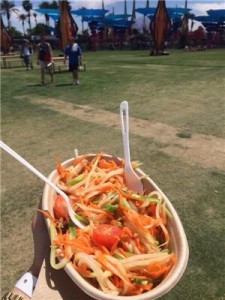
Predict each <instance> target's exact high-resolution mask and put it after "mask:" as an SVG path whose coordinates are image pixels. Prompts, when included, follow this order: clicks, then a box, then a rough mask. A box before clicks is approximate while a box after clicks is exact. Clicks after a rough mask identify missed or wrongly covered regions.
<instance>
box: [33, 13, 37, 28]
mask: <svg viewBox="0 0 225 300" xmlns="http://www.w3.org/2000/svg"><path fill="white" fill-rule="evenodd" d="M33 17H34V19H35V24H36V26H37V14H36V13H33Z"/></svg>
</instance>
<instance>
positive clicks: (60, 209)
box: [53, 195, 69, 220]
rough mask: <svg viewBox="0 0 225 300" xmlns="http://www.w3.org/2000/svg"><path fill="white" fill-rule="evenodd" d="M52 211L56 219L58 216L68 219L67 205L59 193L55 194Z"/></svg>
mask: <svg viewBox="0 0 225 300" xmlns="http://www.w3.org/2000/svg"><path fill="white" fill-rule="evenodd" d="M53 212H54V216H55V218H56V219H60V218H63V219H67V220H68V219H69V213H68V210H67V205H66V203H65V201H64V199H63V198H62V197H61V196H60V195H57V196H56V198H55V203H54V206H53Z"/></svg>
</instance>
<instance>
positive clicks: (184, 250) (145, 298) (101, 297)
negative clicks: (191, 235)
mask: <svg viewBox="0 0 225 300" xmlns="http://www.w3.org/2000/svg"><path fill="white" fill-rule="evenodd" d="M93 156H94V154H90V155H89V157H90V158H93ZM105 158H106V159H107V158H111V159H112V156H109V155H105ZM113 159H114V160H119V158H116V157H113ZM72 161H73V158H71V159H69V160H67V161H65V162H64V163H63V164H62V165H63V166H64V167H66V168H67V167H69V166H70V165H72ZM136 171H137V173H139V174H141V175H144V174H145V173H144V172H143V171H142V170H141V169H137V170H136ZM57 175H58V173H57V171H56V170H54V171H53V172H52V173H51V174H50V175H49V179H50V180H51V181H52V182H55V180H56V177H57ZM143 185H144V188H145V189H146V191H147V193H150V192H151V191H153V190H157V191H159V192H160V193H161V194H162V196H163V198H164V201H165V203H166V206H167V208H168V210H169V211H170V213H171V215H172V217H173V218H172V219H170V218H168V225H167V228H168V231H169V234H170V245H169V248H170V249H171V250H172V251H173V252H174V253H175V256H176V262H175V265H174V266H173V268H172V269H171V271H170V272H169V274H168V275H167V277H166V278H165V279H164V280H163V281H162V282H161V283H160V284H159V285H158V286H156V287H155V288H153V289H152V290H151V291H148V292H145V293H143V294H140V295H138V296H115V295H110V294H106V293H104V292H103V291H101V290H99V289H97V288H96V287H94V286H93V285H92V284H90V283H89V282H88V281H87V280H86V279H85V278H83V277H82V276H81V275H80V274H79V273H78V272H77V271H76V270H75V269H74V268H73V266H72V264H71V263H68V264H67V265H66V266H65V268H64V270H65V271H66V273H67V274H68V275H69V277H70V278H71V279H72V280H73V281H74V282H75V283H76V284H77V285H78V286H79V287H80V288H81V289H82V290H83V291H84V292H85V293H86V294H88V295H89V296H91V297H92V298H94V299H98V300H137V299H138V300H153V299H157V298H159V297H161V296H163V295H164V294H166V293H168V292H169V291H170V290H171V289H172V288H173V287H174V286H175V285H176V284H177V283H178V281H179V280H180V278H181V277H182V275H183V273H184V271H185V269H186V266H187V263H188V257H189V248H188V243H187V238H186V235H185V232H184V229H183V226H182V223H181V221H180V218H179V216H178V214H177V212H176V210H175V209H174V207H173V205H172V204H171V202H170V201H169V199H168V198H167V197H166V195H165V194H164V193H163V192H162V191H161V190H160V188H159V187H158V186H157V185H156V184H155V183H154V181H153V180H152V179H151V178H149V177H147V178H146V179H144V180H143ZM54 198H55V191H54V190H53V189H52V188H51V187H50V186H49V185H47V184H46V185H45V187H44V192H43V198H42V209H44V210H48V211H49V212H50V213H51V214H52V215H53V209H52V206H53V201H54ZM46 224H47V227H48V229H49V228H50V222H49V220H48V219H47V220H46Z"/></svg>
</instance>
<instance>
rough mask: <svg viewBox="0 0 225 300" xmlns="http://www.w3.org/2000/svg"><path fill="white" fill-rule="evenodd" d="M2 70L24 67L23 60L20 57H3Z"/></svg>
mask: <svg viewBox="0 0 225 300" xmlns="http://www.w3.org/2000/svg"><path fill="white" fill-rule="evenodd" d="M0 57H1V68H4V69H6V68H11V67H12V66H15V65H16V66H18V63H19V66H24V62H23V59H22V58H21V57H20V55H19V54H18V55H17V54H15V55H1V56H0Z"/></svg>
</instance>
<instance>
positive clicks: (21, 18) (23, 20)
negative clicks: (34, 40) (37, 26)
mask: <svg viewBox="0 0 225 300" xmlns="http://www.w3.org/2000/svg"><path fill="white" fill-rule="evenodd" d="M18 19H19V20H20V21H21V22H22V26H23V35H25V28H24V24H25V21H26V19H27V16H26V15H25V14H20V15H19V16H18Z"/></svg>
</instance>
